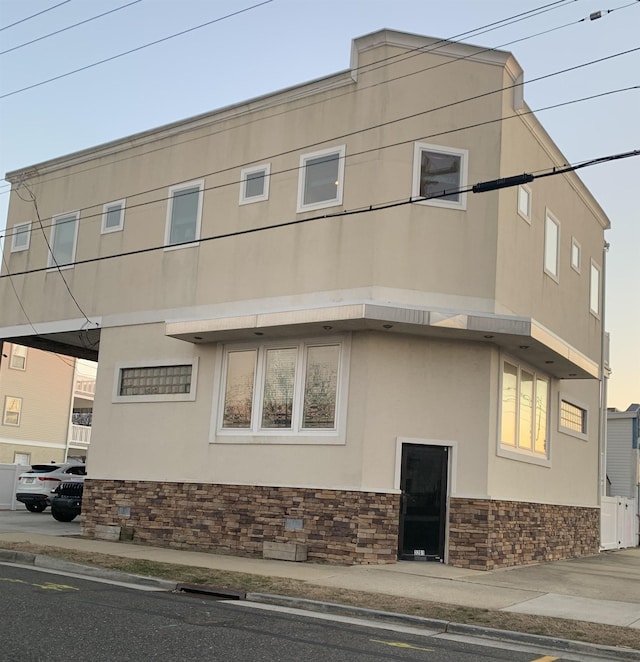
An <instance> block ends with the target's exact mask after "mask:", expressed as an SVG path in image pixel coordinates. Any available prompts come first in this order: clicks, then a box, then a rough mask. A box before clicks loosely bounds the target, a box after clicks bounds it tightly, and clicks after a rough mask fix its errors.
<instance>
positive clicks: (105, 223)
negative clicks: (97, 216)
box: [100, 200, 126, 234]
mask: <svg viewBox="0 0 640 662" xmlns="http://www.w3.org/2000/svg"><path fill="white" fill-rule="evenodd" d="M125 202H126V201H125V200H116V201H115V202H107V204H106V205H104V206H103V207H102V229H101V230H100V232H101V233H102V234H107V233H108V232H118V231H119V230H122V228H123V227H124V208H125Z"/></svg>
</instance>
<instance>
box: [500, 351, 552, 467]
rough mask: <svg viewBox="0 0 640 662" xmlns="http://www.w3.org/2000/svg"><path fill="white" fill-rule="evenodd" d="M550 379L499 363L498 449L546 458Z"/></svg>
mask: <svg viewBox="0 0 640 662" xmlns="http://www.w3.org/2000/svg"><path fill="white" fill-rule="evenodd" d="M548 411H549V379H548V378H547V377H546V376H543V375H539V374H536V372H535V371H533V370H531V369H529V368H526V367H524V366H521V365H517V364H516V363H512V362H510V361H503V362H502V393H501V410H500V446H501V448H502V449H507V450H509V449H511V450H513V451H517V452H518V453H523V454H525V455H530V456H537V457H540V458H543V459H546V458H547V457H548V443H547V433H548V430H547V427H548V425H547V412H548Z"/></svg>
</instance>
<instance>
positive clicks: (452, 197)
mask: <svg viewBox="0 0 640 662" xmlns="http://www.w3.org/2000/svg"><path fill="white" fill-rule="evenodd" d="M467 159H468V152H467V150H465V149H455V148H453V147H441V146H439V145H428V144H426V143H416V145H415V150H414V155H413V188H412V193H411V195H412V197H413V198H426V199H425V200H418V202H419V203H420V204H426V205H433V206H435V207H448V208H451V209H466V193H464V192H463V191H462V189H464V188H465V187H466V185H467Z"/></svg>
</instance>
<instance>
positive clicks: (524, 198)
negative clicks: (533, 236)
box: [518, 184, 531, 223]
mask: <svg viewBox="0 0 640 662" xmlns="http://www.w3.org/2000/svg"><path fill="white" fill-rule="evenodd" d="M518 214H520V216H522V218H524V220H525V221H527V223H531V189H530V188H529V187H528V186H525V185H524V184H522V185H520V186H518Z"/></svg>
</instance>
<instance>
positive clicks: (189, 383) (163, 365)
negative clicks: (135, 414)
mask: <svg viewBox="0 0 640 662" xmlns="http://www.w3.org/2000/svg"><path fill="white" fill-rule="evenodd" d="M197 368H198V363H197V360H196V359H193V360H186V361H182V362H177V361H176V362H172V361H137V362H133V363H128V364H119V365H117V366H116V379H115V384H114V391H113V402H162V401H177V402H183V401H189V400H195V398H196V380H197V374H198V369H197Z"/></svg>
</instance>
